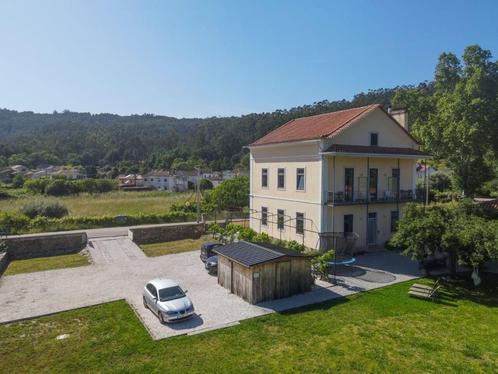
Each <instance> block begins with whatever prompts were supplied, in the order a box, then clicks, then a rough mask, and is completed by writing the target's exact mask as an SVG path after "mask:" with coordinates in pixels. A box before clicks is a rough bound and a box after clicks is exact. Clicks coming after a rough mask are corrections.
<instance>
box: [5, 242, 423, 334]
mask: <svg viewBox="0 0 498 374" xmlns="http://www.w3.org/2000/svg"><path fill="white" fill-rule="evenodd" d="M88 250H89V252H90V254H91V256H92V259H93V262H94V264H93V265H90V266H84V267H80V268H73V269H60V270H49V271H43V272H37V273H29V274H18V275H12V276H5V277H2V278H0V323H5V322H9V321H14V320H19V319H23V318H31V317H37V316H40V315H44V314H50V313H55V312H60V311H64V310H70V309H74V308H79V307H85V306H90V305H94V304H99V303H103V302H109V301H113V300H118V299H126V300H127V301H128V303H129V304H130V305H131V306H132V307H133V308H134V309H135V311H136V312H137V314H138V316H139V317H140V319H141V320H142V322H143V323H144V325H145V326H146V328H147V329H148V331H149V332H150V334H151V336H152V338H153V339H162V338H166V337H170V336H174V335H181V334H194V333H199V332H203V331H207V330H212V329H217V328H223V327H227V326H231V325H234V324H237V323H239V321H241V320H244V319H247V318H252V317H257V316H261V315H264V314H268V313H272V312H274V311H282V310H286V309H291V308H295V307H299V306H302V305H307V304H312V303H316V302H320V301H325V300H328V299H332V298H336V297H340V296H345V295H349V294H352V293H355V292H359V291H363V290H368V289H371V288H376V287H381V286H385V285H387V284H379V283H371V282H365V281H363V280H361V279H358V280H355V279H354V278H348V277H344V278H342V280H343V284H342V285H341V286H334V287H332V286H331V285H330V284H327V283H321V282H318V284H317V285H316V286H315V287H314V290H313V291H311V292H308V293H306V294H302V295H296V296H293V297H290V298H286V299H281V300H275V301H272V302H265V303H262V304H259V305H251V304H249V303H246V302H245V301H244V300H242V299H240V298H239V297H237V296H235V295H232V294H230V293H229V292H228V291H227V290H226V289H224V288H222V287H220V286H218V284H217V279H216V277H213V276H210V275H208V274H207V272H206V271H205V270H204V266H203V263H202V262H201V261H200V259H199V252H198V251H195V252H187V253H179V254H172V255H167V256H160V257H146V256H145V255H144V254H143V252H142V251H141V250H140V248H138V247H137V246H136V245H135V244H134V243H133V242H132V241H130V240H129V239H128V238H126V237H119V238H105V239H93V240H91V242H90V246H89V247H88ZM377 257H378V256H377ZM377 257H372V259H374V260H375V259H376V261H374V264H379V263H380V264H382V263H384V262H385V263H387V264H389V263H391V262H392V261H387V262H386V261H385V260H384V261H380V260H379V259H378V258H377ZM366 258H367V256H365V259H366ZM396 261H399V260H396ZM403 266H405V267H406V266H408V265H406V264H404V265H403ZM405 270H410V271H407V272H405V273H403V272H401V273H399V272H398V274H396V275H395V277H394V278H395V280H394V281H392V282H389V283H388V284H392V283H396V282H400V281H404V280H407V279H411V278H414V277H415V276H417V275H416V274H415V273H413V271H412V270H413V269H412V268H410V269H405ZM156 277H167V278H171V279H174V280H175V281H177V282H178V283H179V284H180V285H181V286H182V288H184V289H187V290H188V291H189V297H190V298H191V299H192V301H193V303H194V306H195V308H196V315H195V316H194V317H193V318H192V319H190V320H187V321H184V322H180V323H175V324H170V325H162V324H161V323H160V322H159V321H158V319H157V318H156V316H155V315H153V314H152V313H151V312H150V311H148V310H146V309H145V308H144V307H143V304H142V289H143V286H144V285H145V283H146V282H147V281H148V280H150V279H152V278H156Z"/></svg>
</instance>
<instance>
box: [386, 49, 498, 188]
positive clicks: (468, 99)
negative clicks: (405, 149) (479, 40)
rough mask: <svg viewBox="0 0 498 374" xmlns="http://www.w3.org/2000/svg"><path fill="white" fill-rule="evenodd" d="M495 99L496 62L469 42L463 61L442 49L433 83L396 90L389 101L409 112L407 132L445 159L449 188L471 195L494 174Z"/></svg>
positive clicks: (497, 145)
mask: <svg viewBox="0 0 498 374" xmlns="http://www.w3.org/2000/svg"><path fill="white" fill-rule="evenodd" d="M497 99H498V63H497V61H493V60H492V55H491V52H490V51H489V50H485V49H482V48H481V47H480V46H478V45H471V46H468V47H467V48H465V51H464V53H463V64H462V63H461V62H460V60H459V59H458V58H457V56H456V55H454V54H453V53H442V54H441V55H440V57H439V61H438V64H437V66H436V72H435V77H434V82H431V83H429V84H425V83H424V84H422V85H419V86H418V87H410V88H402V89H400V90H398V92H397V93H396V95H395V96H394V98H393V105H394V106H395V107H404V108H408V109H409V110H410V121H411V123H412V127H411V129H412V132H413V133H414V134H415V135H416V136H417V137H418V138H419V139H420V140H421V141H422V143H423V144H424V146H425V149H427V150H429V151H430V152H431V153H433V154H434V156H435V157H436V158H437V159H444V160H445V161H446V163H447V165H448V167H449V168H450V169H451V171H452V172H453V179H454V183H455V187H457V188H458V189H459V190H460V191H462V190H463V191H464V192H465V194H466V195H474V194H475V193H477V192H479V190H480V189H481V187H482V186H483V184H484V183H485V182H486V181H489V180H491V179H492V178H493V177H495V178H496V177H497V171H498V163H497V158H498V131H496V129H497V126H496V124H497V123H498V100H497ZM495 192H496V191H495Z"/></svg>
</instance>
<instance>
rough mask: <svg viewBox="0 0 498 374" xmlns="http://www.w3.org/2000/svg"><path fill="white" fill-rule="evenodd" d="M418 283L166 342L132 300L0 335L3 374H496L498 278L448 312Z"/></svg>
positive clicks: (452, 292)
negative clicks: (416, 289)
mask: <svg viewBox="0 0 498 374" xmlns="http://www.w3.org/2000/svg"><path fill="white" fill-rule="evenodd" d="M410 284H411V282H409V283H402V284H398V285H394V286H391V287H387V288H383V289H378V290H374V291H371V292H367V293H362V294H357V295H355V296H352V297H349V298H345V299H338V300H335V301H332V302H328V303H324V304H319V305H316V306H311V307H307V308H304V309H301V310H298V311H293V312H289V313H282V314H272V315H268V316H264V317H259V318H253V319H250V320H246V321H242V323H241V324H240V325H239V326H235V327H230V328H227V329H222V330H218V331H212V332H207V333H204V334H200V335H195V336H179V337H175V338H169V339H165V340H161V341H153V340H151V338H150V336H149V335H148V333H147V331H146V330H145V328H144V327H143V325H142V324H141V323H140V321H139V320H138V319H137V317H136V315H135V313H134V312H133V311H132V309H131V308H130V307H129V306H128V304H127V303H126V302H124V301H118V302H113V303H109V304H104V305H98V306H94V307H90V308H84V309H78V310H73V311H69V312H64V313H60V314H57V315H52V316H47V317H41V318H38V319H35V320H30V321H23V322H17V323H12V324H8V325H2V326H0V341H1V342H2V344H0V355H1V356H2V370H4V371H5V372H20V371H24V372H27V371H31V372H41V371H51V372H95V371H97V372H170V371H187V372H189V373H207V372H209V373H212V372H218V373H233V372H238V373H241V372H242V373H246V372H247V373H254V372H260V373H268V372H285V373H290V372H295V373H304V372H331V371H333V372H338V373H352V372H362V373H365V372H379V373H380V372H383V373H401V372H402V373H426V372H434V373H437V372H452V373H474V372H475V373H478V372H481V373H484V372H487V373H494V372H496V371H497V370H498V332H497V330H496V326H497V325H498V313H496V307H497V306H498V288H497V287H498V278H496V277H494V281H492V280H489V281H487V282H485V284H486V285H493V288H491V287H488V288H480V289H478V290H474V289H473V288H471V287H469V288H463V287H455V288H454V287H451V288H450V287H447V286H445V287H444V291H443V295H444V296H445V299H444V301H443V302H440V303H437V302H436V303H431V302H427V301H423V300H418V299H413V298H409V297H408V295H407V291H408V288H409V286H410ZM61 334H69V337H68V338H67V339H64V340H56V339H55V338H56V337H57V336H58V335H61ZM34 358H36V359H34Z"/></svg>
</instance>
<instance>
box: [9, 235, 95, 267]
mask: <svg viewBox="0 0 498 374" xmlns="http://www.w3.org/2000/svg"><path fill="white" fill-rule="evenodd" d="M5 242H6V243H7V254H8V257H9V260H10V261H12V260H24V259H28V258H35V257H48V256H57V255H65V254H70V253H76V252H79V251H81V250H82V249H83V248H85V247H86V244H87V235H86V233H85V232H79V233H69V234H64V233H61V234H33V235H22V236H19V237H9V238H7V239H5Z"/></svg>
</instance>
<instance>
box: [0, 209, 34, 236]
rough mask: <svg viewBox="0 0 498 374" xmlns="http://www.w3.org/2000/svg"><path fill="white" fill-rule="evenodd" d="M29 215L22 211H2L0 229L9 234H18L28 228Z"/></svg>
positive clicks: (0, 213)
mask: <svg viewBox="0 0 498 374" xmlns="http://www.w3.org/2000/svg"><path fill="white" fill-rule="evenodd" d="M28 225H29V217H27V216H25V215H24V214H20V213H7V212H0V231H1V232H3V233H7V234H17V233H19V232H23V231H25V230H26V229H27V228H28Z"/></svg>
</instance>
